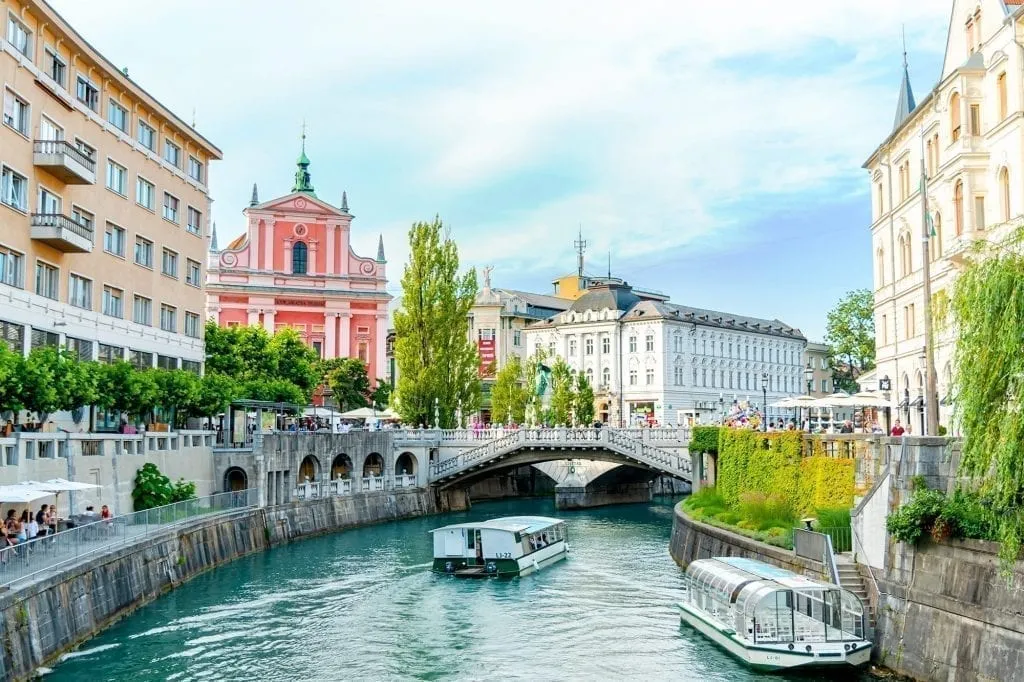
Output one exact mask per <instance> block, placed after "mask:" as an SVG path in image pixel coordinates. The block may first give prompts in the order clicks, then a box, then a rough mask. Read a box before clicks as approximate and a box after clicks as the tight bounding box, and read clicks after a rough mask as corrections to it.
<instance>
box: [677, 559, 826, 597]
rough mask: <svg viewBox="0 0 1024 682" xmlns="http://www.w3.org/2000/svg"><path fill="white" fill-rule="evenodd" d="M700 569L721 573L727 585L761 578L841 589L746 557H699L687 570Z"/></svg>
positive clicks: (797, 585) (798, 586)
mask: <svg viewBox="0 0 1024 682" xmlns="http://www.w3.org/2000/svg"><path fill="white" fill-rule="evenodd" d="M699 570H704V571H708V572H710V573H712V574H720V575H721V576H722V579H723V581H724V584H725V585H730V584H731V585H739V584H742V583H746V582H748V581H754V580H760V581H765V582H770V583H775V584H777V585H779V586H780V587H785V588H788V589H815V588H816V589H829V590H837V589H841V588H840V587H839V586H838V585H833V584H831V583H826V582H822V581H820V580H812V579H810V578H807V577H805V576H802V575H800V574H798V573H794V572H793V571H787V570H786V569H784V568H779V567H778V566H772V565H771V564H766V563H764V562H763V561H757V560H756V559H747V558H744V557H735V556H729V557H715V558H713V559H698V560H697V561H693V562H691V563H690V565H689V566H688V567H687V569H686V572H687V573H690V574H692V573H695V572H698V571H699Z"/></svg>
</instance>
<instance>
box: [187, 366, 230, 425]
mask: <svg viewBox="0 0 1024 682" xmlns="http://www.w3.org/2000/svg"><path fill="white" fill-rule="evenodd" d="M237 395H238V384H237V382H235V380H234V379H232V378H231V377H227V376H224V375H223V374H216V373H214V372H207V373H206V374H205V375H204V376H203V378H202V379H200V380H199V386H198V390H197V391H196V393H195V395H194V396H193V399H192V402H190V403H188V404H186V405H185V406H184V409H185V412H186V414H187V415H188V416H189V417H212V416H214V415H217V414H220V413H221V412H224V411H226V410H227V409H228V406H229V405H230V404H231V401H232V400H235V398H236V397H237Z"/></svg>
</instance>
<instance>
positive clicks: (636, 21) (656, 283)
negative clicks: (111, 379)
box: [51, 0, 950, 339]
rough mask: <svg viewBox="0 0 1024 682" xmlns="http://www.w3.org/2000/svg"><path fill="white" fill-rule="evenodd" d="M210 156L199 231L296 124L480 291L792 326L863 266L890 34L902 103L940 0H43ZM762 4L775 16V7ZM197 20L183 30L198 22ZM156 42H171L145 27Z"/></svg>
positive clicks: (942, 15)
mask: <svg viewBox="0 0 1024 682" xmlns="http://www.w3.org/2000/svg"><path fill="white" fill-rule="evenodd" d="M51 2H52V4H53V5H54V6H55V7H56V9H57V10H58V11H59V12H61V13H62V14H63V15H64V16H65V17H66V18H67V19H68V20H70V21H71V22H72V23H73V24H74V25H75V26H76V27H77V28H78V29H79V30H80V31H81V32H82V33H83V34H84V35H85V37H86V38H87V39H88V40H89V41H90V42H92V43H93V45H95V46H96V47H97V48H98V49H100V50H101V51H102V52H103V53H104V54H106V55H107V56H108V57H109V58H110V59H111V60H112V61H113V62H114V63H115V64H117V65H122V66H127V67H128V68H129V70H130V73H131V75H132V78H134V79H135V80H137V81H138V82H139V83H140V84H141V85H142V86H143V87H145V88H146V89H147V90H149V91H150V92H151V93H153V94H154V95H155V96H156V97H157V98H159V99H160V100H161V101H162V102H164V103H165V104H166V105H168V106H170V107H171V108H172V109H173V110H174V111H176V112H177V113H178V114H179V115H180V116H182V117H183V118H185V119H190V118H191V116H192V111H193V109H194V110H195V112H196V114H195V116H196V127H197V129H198V130H199V131H200V132H202V133H203V134H204V135H206V136H207V137H208V138H210V139H211V140H213V141H214V142H215V143H216V144H218V145H219V146H220V147H221V149H222V150H223V151H224V155H225V158H224V161H222V162H219V163H217V164H215V165H214V166H213V168H212V169H211V188H212V192H213V195H214V198H215V203H214V211H213V217H214V219H215V220H216V222H217V227H218V233H219V236H220V239H221V243H222V244H224V243H226V242H227V241H228V240H229V239H230V238H232V237H234V236H236V235H237V234H239V233H240V232H241V231H242V228H243V222H242V216H241V211H242V209H243V208H244V207H245V206H246V205H247V204H248V199H249V194H250V191H251V187H252V183H253V182H257V183H258V184H259V188H260V196H261V198H262V199H268V198H271V197H273V196H279V195H283V194H286V193H287V192H288V190H289V189H290V187H291V182H292V175H293V173H294V170H295V166H294V161H295V157H296V156H297V154H298V150H299V132H300V127H301V124H302V121H303V119H305V120H306V122H307V124H308V130H309V133H308V134H309V138H308V143H307V152H308V154H309V156H310V158H311V160H312V166H311V169H310V170H311V172H312V175H313V182H314V185H315V186H316V189H317V194H318V195H319V196H320V197H321V198H322V199H324V200H326V201H330V202H332V203H335V204H338V203H340V201H341V193H342V191H343V190H345V191H347V192H348V196H349V205H350V208H351V210H352V212H353V213H354V214H355V215H356V220H355V222H354V223H353V245H354V247H355V248H356V250H357V251H358V252H360V253H362V254H366V255H372V254H374V253H375V251H376V243H377V236H378V234H383V235H384V240H385V247H386V251H387V255H388V260H389V277H390V278H391V281H392V288H393V291H394V293H395V294H396V295H397V293H398V291H399V288H400V287H399V279H400V277H401V272H402V266H403V264H404V262H405V259H406V256H407V249H406V248H405V238H406V232H407V230H408V226H409V224H410V223H411V222H412V221H414V220H427V219H430V218H431V217H433V215H434V214H435V213H438V214H440V215H441V217H442V218H443V219H444V220H445V221H446V222H447V223H448V224H450V225H451V227H452V230H453V235H454V236H455V238H456V239H457V240H458V242H459V244H460V249H461V253H462V255H463V260H464V261H465V262H466V263H467V264H468V265H473V266H477V267H480V266H483V265H487V264H492V265H494V266H495V269H494V274H493V281H494V283H495V284H496V285H500V286H507V287H514V288H521V289H528V290H534V291H540V292H546V291H547V290H548V289H549V288H550V281H551V279H552V278H553V277H554V276H556V275H557V274H560V273H563V272H568V271H572V270H574V269H575V256H574V253H573V248H572V242H573V239H574V238H575V235H576V233H577V231H578V230H579V228H580V226H581V225H582V228H583V232H584V237H585V238H586V239H587V240H588V242H590V244H591V247H590V250H589V252H588V270H589V271H590V272H592V273H595V274H601V273H604V272H605V269H606V267H607V265H606V263H607V254H608V252H609V251H611V252H612V254H613V255H612V269H613V274H615V275H617V276H621V277H624V278H626V279H627V280H629V281H630V282H631V283H633V284H636V285H637V286H642V287H646V288H653V289H659V290H662V291H664V292H666V293H669V294H671V296H672V299H673V300H674V301H676V302H679V303H685V304H688V305H695V306H700V307H708V308H716V309H719V310H725V311H730V312H735V313H742V314H747V315H755V316H762V317H769V318H779V319H781V320H783V321H785V322H787V323H789V324H792V325H795V326H797V327H800V328H801V329H803V330H804V332H805V333H806V334H807V335H808V336H809V337H811V338H814V339H817V338H820V337H821V336H822V335H823V333H824V327H825V314H826V312H827V310H828V309H829V308H830V307H831V306H832V305H833V304H834V303H835V301H836V300H837V299H838V298H839V297H840V296H842V294H843V293H844V292H845V291H847V290H850V289H853V288H857V287H864V286H869V285H870V283H871V264H870V260H871V254H870V251H871V249H870V235H869V231H868V222H869V198H868V191H867V190H868V183H867V178H866V175H865V172H864V171H863V170H861V168H860V166H861V164H862V163H863V161H864V160H865V159H866V158H867V157H868V156H869V155H870V153H871V152H872V151H873V149H874V148H875V147H876V146H877V144H878V143H879V142H881V141H882V139H884V137H885V136H886V135H887V134H888V132H889V131H890V129H891V127H892V117H893V114H894V111H895V106H896V97H897V88H898V84H899V78H900V69H901V55H900V51H901V48H900V26H901V25H902V24H905V25H906V31H907V43H908V50H909V52H910V61H911V77H912V80H913V83H914V85H915V88H916V92H917V94H918V98H919V99H920V98H922V97H923V96H924V94H925V93H926V92H927V91H928V89H929V88H930V87H931V86H932V84H933V83H934V81H935V78H936V76H937V74H938V70H939V68H940V66H941V60H942V54H941V53H942V50H943V48H944V40H945V32H946V28H947V22H948V19H949V7H950V0H858V1H857V2H850V1H849V0H789V1H788V2H786V3H781V4H780V3H766V2H754V1H753V0H749V1H748V2H741V3H718V6H709V5H710V4H711V3H697V2H694V1H691V0H686V1H684V2H678V0H642V1H641V2H639V3H630V4H627V5H623V4H622V3H620V2H612V1H611V0H589V1H584V0H571V1H569V0H558V1H556V2H550V1H542V0H523V1H521V2H518V3H480V2H477V1H475V0H438V1H437V2H432V3H423V2H420V1H419V0H382V2H379V3H362V2H350V1H348V0H336V1H333V2H326V1H324V2H316V1H314V0H296V1H295V2H293V3H291V4H289V5H288V6H287V8H288V10H289V12H288V13H283V12H282V6H281V5H280V3H272V2H267V1H265V0H218V2H216V3H209V2H206V1H205V0H175V1H173V2H171V1H170V0H149V1H148V2H147V3H146V8H145V11H140V10H139V5H138V3H137V2H135V1H134V0H89V2H82V1H81V0H51ZM780 8H784V9H780ZM198 19H202V20H203V23H202V24H199V23H198V22H197V20H198ZM168 37H169V38H170V39H168Z"/></svg>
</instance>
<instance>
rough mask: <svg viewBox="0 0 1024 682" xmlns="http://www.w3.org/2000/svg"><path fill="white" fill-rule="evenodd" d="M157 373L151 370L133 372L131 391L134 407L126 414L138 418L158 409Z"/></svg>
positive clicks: (158, 389)
mask: <svg viewBox="0 0 1024 682" xmlns="http://www.w3.org/2000/svg"><path fill="white" fill-rule="evenodd" d="M157 374H158V372H157V371H156V370H152V369H136V370H134V371H133V373H132V375H131V377H132V379H131V380H132V390H133V391H134V393H135V406H134V408H132V407H129V408H128V409H127V410H126V412H129V413H130V414H136V415H139V416H146V415H152V414H153V410H155V409H156V408H157V407H160V406H161V404H160V386H159V385H158V384H157V381H156V377H157Z"/></svg>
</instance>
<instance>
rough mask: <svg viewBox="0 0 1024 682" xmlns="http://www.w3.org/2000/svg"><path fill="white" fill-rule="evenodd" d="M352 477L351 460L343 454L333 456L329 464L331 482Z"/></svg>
mask: <svg viewBox="0 0 1024 682" xmlns="http://www.w3.org/2000/svg"><path fill="white" fill-rule="evenodd" d="M351 477H352V458H351V457H349V456H348V455H346V454H345V453H344V452H342V453H339V454H337V455H335V456H334V460H333V461H332V462H331V480H337V479H339V478H351Z"/></svg>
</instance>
